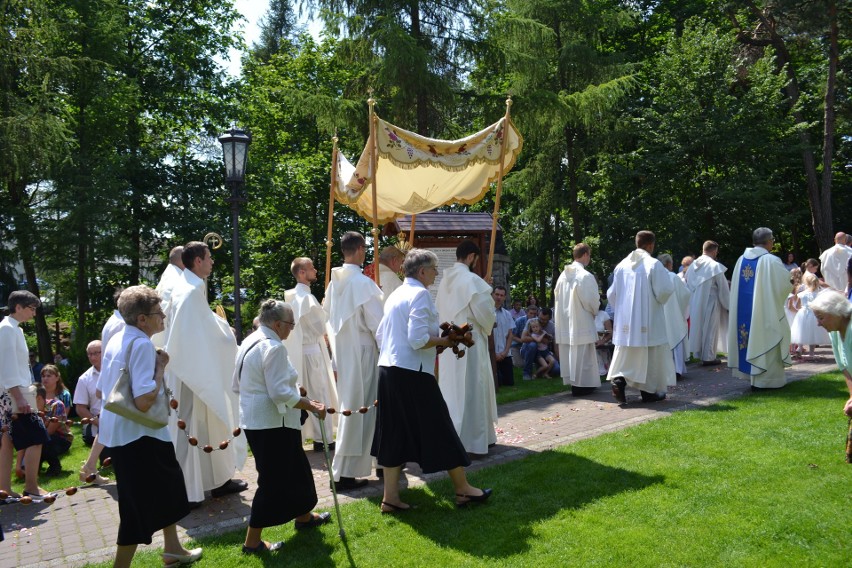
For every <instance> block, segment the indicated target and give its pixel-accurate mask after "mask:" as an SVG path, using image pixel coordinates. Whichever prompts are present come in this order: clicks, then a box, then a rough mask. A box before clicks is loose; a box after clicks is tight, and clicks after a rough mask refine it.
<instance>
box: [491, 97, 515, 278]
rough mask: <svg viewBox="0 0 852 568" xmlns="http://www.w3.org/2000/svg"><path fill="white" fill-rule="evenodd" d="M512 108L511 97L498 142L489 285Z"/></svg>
mask: <svg viewBox="0 0 852 568" xmlns="http://www.w3.org/2000/svg"><path fill="white" fill-rule="evenodd" d="M511 108H512V97H508V98H507V99H506V116H505V117H504V120H503V140H502V141H501V142H500V170H499V174H498V177H497V194H496V195H495V196H494V215H493V216H492V217H493V218H492V219H491V246H490V247H489V248H488V270H487V271H486V273H485V280H486V281H488V282H489V283H490V280H491V270H492V269H493V268H494V247H495V246H496V245H497V218H498V217H499V215H500V195H501V194H502V193H503V162H504V160H505V158H506V144H507V143H508V141H509V121H510V119H509V109H511Z"/></svg>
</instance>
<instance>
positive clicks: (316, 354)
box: [284, 284, 338, 443]
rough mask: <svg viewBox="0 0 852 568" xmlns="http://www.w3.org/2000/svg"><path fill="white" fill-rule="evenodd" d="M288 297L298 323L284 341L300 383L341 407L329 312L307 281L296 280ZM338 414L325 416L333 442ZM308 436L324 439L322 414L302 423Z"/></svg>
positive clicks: (310, 393) (323, 400)
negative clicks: (328, 344)
mask: <svg viewBox="0 0 852 568" xmlns="http://www.w3.org/2000/svg"><path fill="white" fill-rule="evenodd" d="M284 301H285V302H287V303H288V304H289V305H290V307H291V308H292V309H293V321H294V322H296V327H294V328H293V330H292V331H290V335H289V336H287V339H285V340H284V345H285V346H286V347H287V354H288V356H289V357H290V362H291V363H292V364H293V367H295V369H296V372H297V373H298V374H299V379H298V381H299V384H300V385H302V386H303V387H304V388H305V390H306V391H307V392H308V398H311V399H313V400H318V401H320V402H321V403H323V404H325V405H326V406H327V407H329V406H330V407H332V408H338V403H337V387H336V386H335V384H334V373H333V372H332V369H331V359H330V358H329V356H328V349H327V348H326V345H325V324H326V322H327V321H328V315H327V314H326V313H325V311H324V310H323V309H322V306H321V305H320V303H319V302H318V301H317V299H316V298H314V295H313V294H311V289H310V287H309V286H307V285H306V284H296V287H295V288H293V289H291V290H287V291H286V292H284ZM337 416H338V415H337V414H336V413H335V414H329V415H327V416H326V418H325V435H326V440H327V441H328V442H329V443H331V442H332V441H333V440H334V425H335V424H336V423H337V420H338V418H337ZM308 439H311V440H313V441H314V442H322V432H320V422H319V418H317V416H316V414H314V413H313V412H309V413H308V420H307V421H306V422H305V424H304V425H303V426H302V441H303V442H304V441H305V440H308Z"/></svg>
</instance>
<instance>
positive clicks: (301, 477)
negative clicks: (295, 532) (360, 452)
mask: <svg viewBox="0 0 852 568" xmlns="http://www.w3.org/2000/svg"><path fill="white" fill-rule="evenodd" d="M245 433H246V440H248V443H249V447H250V448H251V452H252V455H253V456H254V463H255V467H256V468H257V491H256V492H255V494H254V500H252V502H251V517H250V518H249V526H250V527H251V528H254V529H262V528H265V527H273V526H276V525H283V524H284V523H286V522H289V521H291V520H293V519H295V518H296V517H299V516H301V515H304V514H305V513H309V512H311V510H313V508H314V507H315V506H316V504H317V489H316V486H314V474H313V472H312V471H311V464H310V463H309V462H308V458H307V456H306V455H305V451H304V450H303V449H302V433H301V432H300V431H299V430H294V429H292V428H285V427H283V426H282V427H280V428H270V429H268V430H245Z"/></svg>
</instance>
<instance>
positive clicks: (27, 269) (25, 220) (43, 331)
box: [8, 179, 53, 363]
mask: <svg viewBox="0 0 852 568" xmlns="http://www.w3.org/2000/svg"><path fill="white" fill-rule="evenodd" d="M8 186H9V201H10V203H11V206H12V211H11V213H12V219H13V221H14V223H15V232H14V234H15V241H17V245H18V253H19V254H20V256H21V263H22V264H23V265H24V276H25V277H26V279H27V290H29V291H30V292H32V293H33V294H35V296H36V297H37V298H41V291H40V290H39V287H38V280H36V271H35V264H34V262H33V260H34V257H35V254H34V253H33V241H34V238H35V237H36V235H35V234H34V231H35V224H34V223H33V220H32V218H31V217H30V214H29V211H28V209H29V203H28V202H27V199H26V187H27V184H26V182H25V181H23V180H11V179H10V180H9V181H8ZM35 328H36V338H37V339H38V358H39V361H49V362H51V363H52V362H53V356H52V355H53V353H52V351H51V349H50V330H49V329H48V328H47V321H46V320H45V319H44V308H39V309H38V311H36V316H35Z"/></svg>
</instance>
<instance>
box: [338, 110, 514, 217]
mask: <svg viewBox="0 0 852 568" xmlns="http://www.w3.org/2000/svg"><path fill="white" fill-rule="evenodd" d="M507 126H508V128H507ZM375 130H376V142H377V165H376V171H378V172H379V176H378V178H377V180H376V209H377V213H376V217H377V219H376V222H378V223H386V222H388V221H391V220H393V219H395V218H397V217H402V216H404V215H416V214H418V213H424V212H426V211H431V210H432V209H435V208H437V207H440V206H441V205H451V204H455V203H464V204H470V203H476V202H477V201H479V200H480V199H482V197H483V196H484V195H485V193H486V192H487V191H488V188H489V184H490V183H491V182H493V181H496V180H497V177H498V176H499V174H500V146H501V144H502V142H503V137H504V136H507V140H506V154H505V156H504V158H503V173H504V175H505V173H506V172H508V171H509V170H511V169H512V167H513V166H514V165H515V160H516V159H517V157H518V154H520V152H521V147H522V146H523V138H522V137H521V135H520V133H519V132H518V130H517V128H516V127H515V125H514V124H513V123H512V121H511V119H507V118H506V117H503V118H501V119H500V120H499V121H497V122H496V123H494V124H492V125H491V126H489V127H487V128H485V129H484V130H481V131H479V132H477V133H476V134H473V135H471V136H468V137H466V138H462V139H460V140H437V139H432V138H426V137H424V136H420V135H419V134H415V133H414V132H410V131H408V130H404V129H402V128H399V127H397V126H394V125H392V124H390V123H388V122H385V121H384V120H381V119H377V125H376V129H375ZM372 144H373V139H372V138H370V139H368V140H367V144H366V146H365V147H364V151H363V152H362V153H361V157H360V159H359V160H358V164H357V165H355V166H353V165H352V164H351V163H350V162H349V161H348V160H347V159H346V158H345V157H344V156H343V154H342V153H340V152H338V154H337V155H338V159H337V168H338V171H337V176H336V177H337V185H336V187H335V188H334V189H335V196H336V198H337V200H338V201H339V202H341V203H344V204H346V205H349V206H350V207H351V208H352V209H354V210H355V211H356V212H357V213H358V214H359V215H361V216H362V217H363V218H365V219H367V220H369V221H372V220H373V198H372V191H370V190H369V189H368V186H369V184H370V182H371V180H372V176H373V172H372V170H371V167H370V149H371V147H372Z"/></svg>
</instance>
